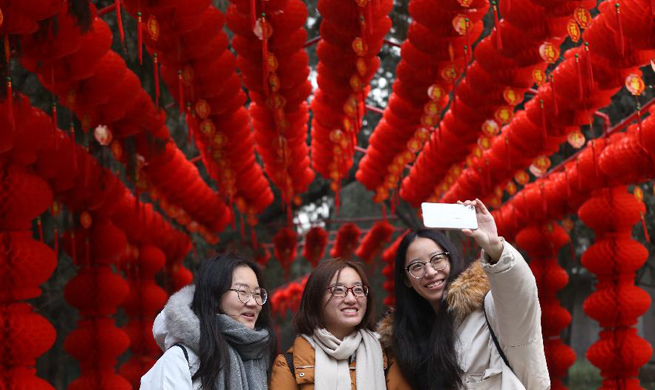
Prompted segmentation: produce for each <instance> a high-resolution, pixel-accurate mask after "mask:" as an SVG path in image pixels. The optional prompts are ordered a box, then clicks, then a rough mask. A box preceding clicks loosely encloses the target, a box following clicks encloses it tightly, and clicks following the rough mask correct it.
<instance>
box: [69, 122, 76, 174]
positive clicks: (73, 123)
mask: <svg viewBox="0 0 655 390" xmlns="http://www.w3.org/2000/svg"><path fill="white" fill-rule="evenodd" d="M70 137H71V154H72V155H73V171H77V153H75V122H71V133H70Z"/></svg>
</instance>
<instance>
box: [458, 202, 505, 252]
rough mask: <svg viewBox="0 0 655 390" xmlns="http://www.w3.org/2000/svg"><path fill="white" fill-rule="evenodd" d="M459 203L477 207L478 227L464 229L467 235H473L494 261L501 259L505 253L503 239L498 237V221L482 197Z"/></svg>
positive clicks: (463, 231)
mask: <svg viewBox="0 0 655 390" xmlns="http://www.w3.org/2000/svg"><path fill="white" fill-rule="evenodd" d="M457 203H458V204H462V205H466V206H471V205H472V206H474V207H475V216H476V219H477V222H478V228H477V229H475V230H472V229H462V233H463V234H464V235H465V236H468V237H473V239H474V240H475V242H476V244H478V246H480V248H482V249H484V251H485V252H486V253H487V255H489V257H490V258H491V260H492V261H493V262H496V261H498V259H500V255H501V254H502V253H503V241H502V240H501V239H500V237H498V229H497V228H496V221H494V217H493V216H492V215H491V213H490V212H489V210H487V207H486V206H485V205H484V203H482V201H481V200H480V199H475V200H467V201H464V202H461V201H458V202H457Z"/></svg>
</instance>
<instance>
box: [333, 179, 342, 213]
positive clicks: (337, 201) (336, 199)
mask: <svg viewBox="0 0 655 390" xmlns="http://www.w3.org/2000/svg"><path fill="white" fill-rule="evenodd" d="M340 205H341V183H337V190H336V191H335V193H334V215H337V214H339V206H340Z"/></svg>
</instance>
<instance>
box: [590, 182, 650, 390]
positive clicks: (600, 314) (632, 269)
mask: <svg viewBox="0 0 655 390" xmlns="http://www.w3.org/2000/svg"><path fill="white" fill-rule="evenodd" d="M644 211H645V206H644V204H643V203H642V202H641V201H640V200H638V199H637V198H636V197H635V196H633V195H632V194H630V193H628V191H627V187H626V186H616V187H607V188H602V189H600V190H596V191H595V192H594V193H593V196H592V197H591V198H590V199H589V200H587V201H586V202H585V203H584V204H583V205H582V206H581V207H580V210H579V211H578V215H579V216H580V219H582V221H583V222H584V223H585V224H587V225H588V226H589V227H591V228H592V229H593V230H594V233H595V235H596V242H595V243H594V244H593V245H592V246H591V247H589V249H587V251H586V252H585V253H584V254H583V255H582V264H583V265H584V266H585V267H586V268H587V269H589V270H590V271H591V272H592V273H594V274H596V275H597V278H598V281H597V283H596V291H594V292H593V293H592V294H591V295H590V296H589V297H588V298H587V299H586V300H585V302H584V306H583V308H584V311H585V313H586V314H587V315H588V316H589V317H591V318H593V319H595V320H596V321H598V322H599V323H600V326H601V328H602V330H601V332H600V339H599V340H598V341H596V343H594V344H593V345H592V346H591V347H589V350H587V358H588V359H589V361H590V362H591V363H592V364H594V365H595V366H596V367H598V368H600V374H601V376H602V377H603V388H606V389H630V390H632V389H635V390H637V389H641V388H642V387H641V386H640V383H639V378H638V376H639V369H640V368H641V366H643V365H644V364H646V363H648V361H649V359H650V357H651V355H652V353H653V349H652V347H651V345H650V344H649V343H648V342H647V341H646V340H644V339H642V338H641V337H639V336H638V335H637V328H636V327H635V325H636V324H637V318H638V317H640V316H641V315H643V314H644V313H645V312H646V311H647V310H648V308H649V307H650V305H651V299H650V296H649V295H648V293H647V292H646V291H644V290H642V289H641V288H639V287H637V286H635V284H634V280H635V274H636V272H637V270H638V269H640V268H641V267H642V266H643V265H644V263H645V262H646V260H647V259H648V251H647V250H646V248H645V247H644V246H643V245H641V244H640V243H638V242H637V241H635V240H633V239H632V237H631V232H632V226H633V225H634V224H636V223H637V222H638V221H639V220H640V218H641V215H642V214H643V212H644Z"/></svg>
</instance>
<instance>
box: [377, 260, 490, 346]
mask: <svg viewBox="0 0 655 390" xmlns="http://www.w3.org/2000/svg"><path fill="white" fill-rule="evenodd" d="M490 289H491V285H490V284H489V279H488V278H487V274H486V273H485V272H484V269H482V264H481V263H480V261H475V262H473V264H471V265H470V266H469V267H468V268H467V269H466V270H465V271H464V272H462V273H461V274H460V275H459V276H458V277H457V279H455V280H454V281H453V282H452V283H451V284H450V285H449V286H448V288H447V289H446V292H445V296H444V299H446V300H447V301H448V306H449V311H451V312H454V314H455V322H456V323H459V322H460V321H462V320H463V319H464V318H466V316H468V315H469V314H471V313H472V312H474V311H476V310H479V309H481V308H482V305H483V304H484V297H485V296H486V295H487V293H488V292H489V290H490ZM377 332H378V333H379V334H380V342H381V343H382V346H383V347H384V348H389V347H391V345H392V340H393V310H391V311H390V312H389V314H387V315H386V316H384V318H382V320H381V321H380V323H379V324H378V326H377Z"/></svg>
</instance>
